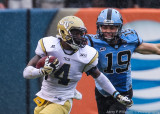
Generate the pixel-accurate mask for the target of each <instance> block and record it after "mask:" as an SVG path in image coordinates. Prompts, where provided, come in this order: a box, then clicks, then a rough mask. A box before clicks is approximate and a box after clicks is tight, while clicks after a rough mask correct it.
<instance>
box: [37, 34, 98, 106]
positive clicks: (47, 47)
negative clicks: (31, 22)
mask: <svg viewBox="0 0 160 114" xmlns="http://www.w3.org/2000/svg"><path fill="white" fill-rule="evenodd" d="M35 53H36V54H37V55H39V56H41V57H43V56H46V55H47V56H48V55H51V56H55V57H57V58H58V60H59V61H60V63H61V64H60V68H59V69H58V70H57V71H56V72H55V73H54V74H51V75H49V76H48V79H47V80H43V82H42V87H41V90H40V91H39V92H38V93H37V94H36V95H37V96H39V97H41V98H43V99H45V100H48V101H51V102H54V103H58V104H62V105H63V104H64V102H65V101H66V100H68V99H71V98H73V96H74V91H75V88H76V85H77V82H78V81H79V80H80V79H81V77H82V73H83V72H85V71H88V70H89V69H90V68H92V67H94V66H96V65H97V63H98V52H97V51H96V50H95V49H94V48H92V47H90V46H88V45H86V46H85V47H84V48H79V50H77V51H76V52H75V53H73V54H72V55H68V54H65V52H64V50H63V47H62V46H61V43H60V39H58V38H56V37H45V38H42V39H40V40H39V42H38V45H37V48H36V50H35Z"/></svg>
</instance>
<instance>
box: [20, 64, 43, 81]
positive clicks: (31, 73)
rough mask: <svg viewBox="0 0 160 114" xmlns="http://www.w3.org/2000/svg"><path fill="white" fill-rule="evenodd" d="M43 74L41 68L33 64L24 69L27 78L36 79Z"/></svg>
mask: <svg viewBox="0 0 160 114" xmlns="http://www.w3.org/2000/svg"><path fill="white" fill-rule="evenodd" d="M41 76H43V73H42V71H41V69H37V68H35V67H33V66H27V67H26V68H25V69H24V71H23V77H24V78H26V79H35V78H38V77H41Z"/></svg>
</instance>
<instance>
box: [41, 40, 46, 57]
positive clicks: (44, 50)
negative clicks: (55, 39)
mask: <svg viewBox="0 0 160 114" xmlns="http://www.w3.org/2000/svg"><path fill="white" fill-rule="evenodd" d="M39 42H40V44H41V47H42V50H43V52H44V53H45V54H46V55H47V52H46V48H45V47H44V43H43V39H40V41H39Z"/></svg>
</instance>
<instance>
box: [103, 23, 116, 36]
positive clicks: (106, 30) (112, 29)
mask: <svg viewBox="0 0 160 114" xmlns="http://www.w3.org/2000/svg"><path fill="white" fill-rule="evenodd" d="M117 31H118V27H117V26H113V25H102V26H101V32H102V33H103V35H104V38H106V39H112V38H114V36H115V35H116V33H117Z"/></svg>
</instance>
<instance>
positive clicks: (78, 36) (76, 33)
mask: <svg viewBox="0 0 160 114" xmlns="http://www.w3.org/2000/svg"><path fill="white" fill-rule="evenodd" d="M71 35H72V38H73V40H74V42H75V43H76V44H77V45H81V44H82V45H86V43H87V39H85V38H83V37H82V36H83V35H84V33H83V31H80V30H77V29H73V30H71Z"/></svg>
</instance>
